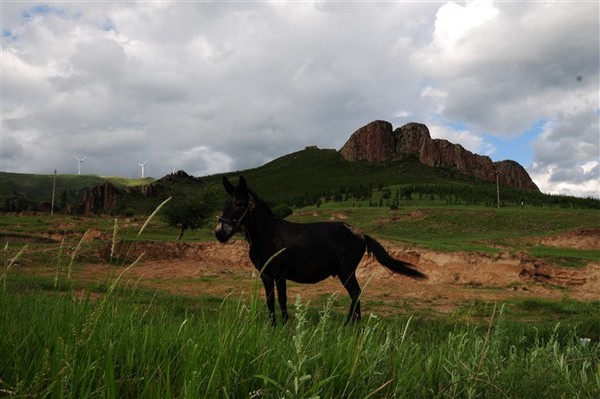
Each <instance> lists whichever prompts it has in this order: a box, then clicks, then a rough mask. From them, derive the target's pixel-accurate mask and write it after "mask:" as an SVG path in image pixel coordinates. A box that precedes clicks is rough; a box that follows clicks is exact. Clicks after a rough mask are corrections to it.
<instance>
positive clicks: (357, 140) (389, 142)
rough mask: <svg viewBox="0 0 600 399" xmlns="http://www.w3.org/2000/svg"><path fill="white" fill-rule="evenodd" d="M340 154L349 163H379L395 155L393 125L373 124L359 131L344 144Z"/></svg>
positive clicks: (376, 122) (380, 122)
mask: <svg viewBox="0 0 600 399" xmlns="http://www.w3.org/2000/svg"><path fill="white" fill-rule="evenodd" d="M340 154H342V156H343V157H344V158H346V159H347V160H349V161H359V160H360V161H368V162H379V161H384V160H387V159H390V158H392V157H393V155H394V136H393V132H392V124H391V123H389V122H386V121H375V122H371V123H369V124H368V125H366V126H363V127H361V128H360V129H358V130H357V131H356V132H354V134H353V135H352V137H350V140H348V141H347V142H346V144H344V146H343V147H342V149H341V150H340Z"/></svg>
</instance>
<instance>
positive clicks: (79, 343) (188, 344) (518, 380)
mask: <svg viewBox="0 0 600 399" xmlns="http://www.w3.org/2000/svg"><path fill="white" fill-rule="evenodd" d="M157 211H158V210H157ZM155 213H156V212H155ZM153 215H154V214H153ZM148 221H149V220H148ZM148 221H147V222H148ZM147 225H148V223H144V225H143V226H142V228H141V229H140V231H139V233H138V235H141V234H142V232H143V231H144V229H145V228H146V227H147ZM117 230H118V229H117V227H116V225H115V227H114V231H115V233H114V234H115V235H116V232H117ZM114 240H115V238H114V237H113V242H114ZM82 242H83V239H82V240H81V241H80V243H82ZM61 245H62V244H61ZM79 249H80V244H78V245H77V246H76V247H75V249H74V250H73V251H74V252H72V253H71V254H70V255H69V254H68V251H66V250H65V252H64V253H63V248H62V246H61V249H60V250H59V255H58V256H65V257H67V260H68V264H67V265H66V270H64V267H63V266H62V265H63V263H64V262H63V260H62V259H58V260H56V264H57V272H56V278H55V283H54V284H46V285H45V286H42V288H40V286H39V285H35V284H31V285H28V282H27V281H28V280H27V279H23V278H22V276H21V275H20V274H19V273H18V271H15V269H16V267H15V264H17V263H18V262H17V260H18V259H19V258H21V257H23V256H25V255H26V250H23V249H22V250H20V251H12V252H11V251H10V250H9V248H8V245H6V246H5V247H4V256H3V257H2V259H3V260H4V261H3V270H2V274H1V280H2V290H1V291H0V337H1V339H0V396H6V397H35V398H174V397H177V398H317V397H320V398H369V397H372V398H565V397H568V398H597V397H599V396H600V360H599V358H600V345H599V343H598V340H597V337H594V339H593V340H592V341H591V342H589V343H586V344H582V343H581V341H580V339H579V338H581V337H579V336H578V335H577V330H576V327H572V328H566V329H565V328H559V325H557V326H556V327H555V328H554V329H551V330H550V331H546V330H543V331H542V330H540V331H536V330H535V329H531V328H529V329H526V328H525V327H524V326H515V324H514V323H513V322H509V321H508V320H506V318H505V315H504V312H503V309H502V308H501V307H500V308H497V307H496V306H494V307H493V310H492V311H491V312H489V313H485V315H484V317H483V320H484V322H483V323H472V322H471V323H470V322H466V321H464V319H463V318H451V319H429V318H419V317H416V316H415V317H411V316H402V317H390V318H380V317H376V316H369V317H365V319H364V320H363V322H362V323H359V324H356V325H353V326H344V323H343V319H344V315H342V314H338V313H336V312H335V311H334V310H333V309H334V307H333V300H334V298H333V297H331V298H330V299H329V300H328V301H327V302H326V303H325V304H324V305H323V306H321V307H315V306H312V305H310V304H309V303H306V302H304V301H302V299H301V298H300V297H297V298H296V301H295V304H294V306H293V309H292V311H293V317H292V319H291V320H290V322H288V323H287V324H286V325H283V326H281V325H280V326H278V327H275V328H274V327H272V326H271V325H270V320H269V318H268V316H267V312H266V309H265V307H264V305H263V299H262V293H261V292H260V290H259V289H258V286H259V284H258V283H257V284H256V288H255V290H254V292H253V295H252V296H251V297H250V298H249V299H248V298H247V297H241V298H236V297H233V296H230V297H228V298H225V299H223V300H221V301H218V302H217V303H215V302H214V301H205V300H202V299H198V298H185V297H176V300H175V301H171V300H166V299H165V297H164V296H161V295H148V294H147V292H143V291H141V290H140V289H138V288H136V287H133V288H127V287H123V286H121V285H120V279H121V276H122V275H123V273H124V270H126V267H136V265H135V263H136V262H133V264H131V265H117V266H115V269H114V272H113V273H111V274H110V275H109V276H107V279H106V283H105V287H103V289H97V290H95V291H94V292H92V291H90V290H88V291H87V292H88V295H86V296H83V297H81V296H78V295H75V291H74V284H73V282H72V278H73V277H72V274H71V272H70V271H71V269H72V268H73V267H74V266H75V265H76V263H77V259H78V257H77V252H78V251H79ZM15 252H16V254H14V255H13V253H15ZM9 253H10V254H9ZM65 280H66V281H65Z"/></svg>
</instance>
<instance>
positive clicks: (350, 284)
mask: <svg viewBox="0 0 600 399" xmlns="http://www.w3.org/2000/svg"><path fill="white" fill-rule="evenodd" d="M340 281H341V282H342V284H343V285H344V287H345V288H346V291H348V294H349V295H350V298H351V299H352V303H351V304H350V311H349V312H348V318H347V319H346V324H348V323H354V322H357V321H360V293H361V290H360V285H358V281H357V280H356V275H355V274H354V273H352V274H351V275H350V276H348V277H346V278H343V277H342V276H340Z"/></svg>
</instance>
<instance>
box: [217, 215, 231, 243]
mask: <svg viewBox="0 0 600 399" xmlns="http://www.w3.org/2000/svg"><path fill="white" fill-rule="evenodd" d="M233 233H235V229H234V228H233V226H231V225H230V224H229V223H226V222H225V221H223V220H219V224H217V227H216V228H215V237H217V240H219V242H227V240H229V239H230V238H231V236H232V235H233Z"/></svg>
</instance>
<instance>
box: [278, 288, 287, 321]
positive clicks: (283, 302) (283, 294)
mask: <svg viewBox="0 0 600 399" xmlns="http://www.w3.org/2000/svg"><path fill="white" fill-rule="evenodd" d="M277 300H278V301H279V308H280V309H281V318H282V320H283V322H284V323H285V322H287V321H288V311H287V290H286V280H285V277H279V279H278V280H277Z"/></svg>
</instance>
